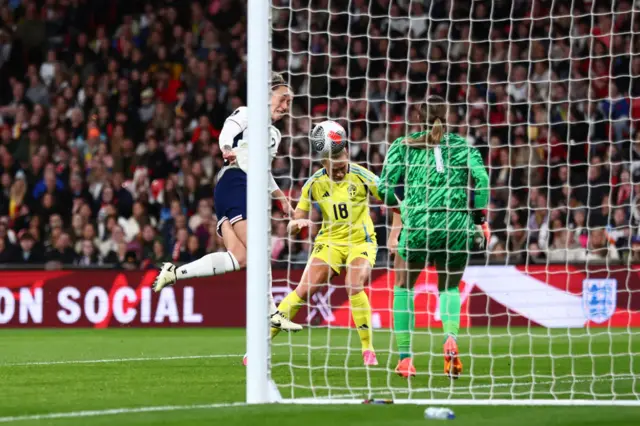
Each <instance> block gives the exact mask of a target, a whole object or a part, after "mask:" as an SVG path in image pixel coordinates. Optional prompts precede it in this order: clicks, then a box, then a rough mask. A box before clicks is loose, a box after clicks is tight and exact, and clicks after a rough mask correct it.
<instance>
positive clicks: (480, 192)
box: [469, 148, 489, 210]
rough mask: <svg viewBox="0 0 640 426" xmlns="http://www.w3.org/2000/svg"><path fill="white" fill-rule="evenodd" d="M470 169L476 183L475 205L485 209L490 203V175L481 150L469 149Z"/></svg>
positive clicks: (479, 208) (477, 207)
mask: <svg viewBox="0 0 640 426" xmlns="http://www.w3.org/2000/svg"><path fill="white" fill-rule="evenodd" d="M469 169H470V170H471V176H472V177H473V181H474V183H475V197H474V207H475V208H476V209H478V210H484V209H486V208H487V205H488V204H489V175H488V174H487V169H486V168H485V167H484V162H483V161H482V156H481V155H480V152H479V151H478V150H477V149H475V148H470V149H469Z"/></svg>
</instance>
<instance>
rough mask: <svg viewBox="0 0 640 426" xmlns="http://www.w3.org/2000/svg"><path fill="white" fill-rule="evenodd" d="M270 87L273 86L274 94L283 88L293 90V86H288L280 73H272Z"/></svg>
mask: <svg viewBox="0 0 640 426" xmlns="http://www.w3.org/2000/svg"><path fill="white" fill-rule="evenodd" d="M269 85H270V86H271V91H272V92H273V91H274V90H276V89H277V88H278V87H281V86H285V87H288V88H289V90H291V86H289V85H288V84H287V82H286V81H285V80H284V77H283V76H282V74H280V73H279V72H272V73H271V80H270V82H269Z"/></svg>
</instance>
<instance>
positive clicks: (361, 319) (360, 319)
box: [349, 291, 373, 351]
mask: <svg viewBox="0 0 640 426" xmlns="http://www.w3.org/2000/svg"><path fill="white" fill-rule="evenodd" d="M349 301H350V302H351V315H352V316H353V322H354V324H355V325H356V327H357V328H358V335H359V336H360V343H362V351H366V350H373V329H372V327H371V305H370V304H369V297H367V293H365V292H364V291H361V292H360V293H358V294H354V295H352V296H350V297H349Z"/></svg>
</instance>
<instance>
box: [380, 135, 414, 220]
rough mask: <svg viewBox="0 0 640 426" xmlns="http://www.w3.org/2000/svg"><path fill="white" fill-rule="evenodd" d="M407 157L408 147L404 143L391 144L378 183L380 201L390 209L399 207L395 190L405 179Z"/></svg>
mask: <svg viewBox="0 0 640 426" xmlns="http://www.w3.org/2000/svg"><path fill="white" fill-rule="evenodd" d="M406 155H407V146H406V145H405V144H404V143H402V141H396V142H394V143H393V144H391V148H389V152H388V153H387V157H386V158H385V161H384V166H383V168H382V173H381V174H380V179H379V181H378V193H379V194H380V199H381V200H382V201H383V202H384V203H385V204H386V205H387V206H389V207H395V206H397V205H398V198H397V197H396V194H395V189H396V185H398V182H400V180H401V179H403V178H404V173H405V170H404V164H405V162H406Z"/></svg>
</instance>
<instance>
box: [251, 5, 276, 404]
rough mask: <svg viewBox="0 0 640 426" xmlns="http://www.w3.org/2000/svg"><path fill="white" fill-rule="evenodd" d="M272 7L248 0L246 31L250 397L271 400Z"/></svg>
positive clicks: (258, 399) (254, 400) (254, 399)
mask: <svg viewBox="0 0 640 426" xmlns="http://www.w3.org/2000/svg"><path fill="white" fill-rule="evenodd" d="M270 8H271V2H270V1H267V0H249V3H248V14H247V15H248V16H247V20H248V25H247V29H248V34H247V62H248V68H247V69H248V73H247V90H248V96H247V107H248V109H249V123H251V125H250V126H248V128H247V132H248V133H249V135H248V139H249V140H254V141H260V140H264V141H265V144H264V145H263V146H260V145H259V144H256V145H252V148H251V155H250V156H249V171H248V174H247V210H248V211H250V212H255V213H252V214H251V220H249V221H248V223H247V244H248V247H247V357H248V359H250V360H251V362H250V363H248V364H247V403H248V404H260V403H266V402H271V400H270V398H269V379H270V374H269V308H268V300H269V299H268V293H269V291H270V277H269V270H270V268H269V261H270V258H271V257H270V256H269V247H270V242H269V237H270V233H271V219H270V217H269V216H270V214H269V212H270V211H271V209H270V206H271V203H270V195H269V190H268V182H269V179H268V176H269V174H268V173H269V169H270V167H271V165H270V164H269V157H270V156H269V148H268V144H267V143H266V141H268V140H269V125H270V124H271V123H270V120H271V118H270V114H269V99H270V96H269V80H270V78H269V75H270V72H271V71H270V65H271V54H270V51H271V44H270V31H271V30H270V20H269V17H270Z"/></svg>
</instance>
